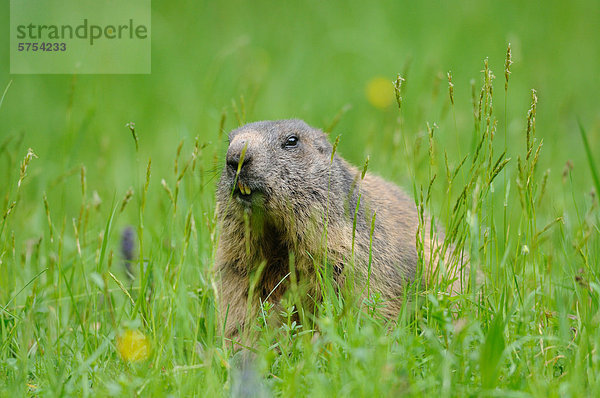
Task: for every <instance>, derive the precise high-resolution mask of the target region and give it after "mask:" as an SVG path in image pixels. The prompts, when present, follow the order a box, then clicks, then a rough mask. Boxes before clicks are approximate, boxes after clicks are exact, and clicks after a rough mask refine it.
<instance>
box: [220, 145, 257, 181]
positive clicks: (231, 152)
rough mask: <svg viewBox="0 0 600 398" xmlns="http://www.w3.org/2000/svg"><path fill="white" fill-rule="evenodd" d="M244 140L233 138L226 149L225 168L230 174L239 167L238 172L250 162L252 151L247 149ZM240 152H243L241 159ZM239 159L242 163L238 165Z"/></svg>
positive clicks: (235, 171)
mask: <svg viewBox="0 0 600 398" xmlns="http://www.w3.org/2000/svg"><path fill="white" fill-rule="evenodd" d="M247 145H248V144H247V141H246V140H234V141H233V142H232V143H231V144H230V145H229V149H228V150H227V160H226V161H227V169H228V170H229V173H230V174H234V175H235V173H237V171H238V168H240V173H241V172H242V171H243V170H244V169H245V168H246V169H247V168H248V165H249V164H250V163H251V162H252V151H251V150H248V146H247ZM244 148H245V149H246V150H245V151H244ZM242 152H244V158H243V159H242ZM240 160H242V164H241V166H240Z"/></svg>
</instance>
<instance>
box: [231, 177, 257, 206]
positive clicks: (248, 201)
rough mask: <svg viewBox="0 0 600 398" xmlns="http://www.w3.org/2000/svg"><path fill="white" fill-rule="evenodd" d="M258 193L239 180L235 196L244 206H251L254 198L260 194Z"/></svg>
mask: <svg viewBox="0 0 600 398" xmlns="http://www.w3.org/2000/svg"><path fill="white" fill-rule="evenodd" d="M258 191H259V190H258V189H256V188H254V189H253V188H250V185H248V184H247V183H245V182H242V181H240V180H238V181H237V184H236V186H235V187H234V189H233V196H234V197H235V199H236V200H237V201H238V202H239V203H241V204H242V205H244V206H250V205H252V202H253V201H254V197H255V196H256V195H257V194H258Z"/></svg>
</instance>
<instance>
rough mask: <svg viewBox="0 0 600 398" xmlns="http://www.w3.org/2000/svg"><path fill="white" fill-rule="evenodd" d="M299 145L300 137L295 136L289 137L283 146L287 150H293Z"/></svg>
mask: <svg viewBox="0 0 600 398" xmlns="http://www.w3.org/2000/svg"><path fill="white" fill-rule="evenodd" d="M296 145H298V137H296V136H295V135H292V136H289V137H288V138H287V140H286V141H285V144H284V145H283V146H284V147H285V148H291V147H295V146H296Z"/></svg>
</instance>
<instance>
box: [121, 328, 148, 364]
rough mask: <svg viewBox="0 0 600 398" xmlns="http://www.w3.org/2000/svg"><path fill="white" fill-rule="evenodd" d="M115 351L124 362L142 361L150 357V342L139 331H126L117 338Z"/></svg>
mask: <svg viewBox="0 0 600 398" xmlns="http://www.w3.org/2000/svg"><path fill="white" fill-rule="evenodd" d="M117 351H119V354H121V358H123V360H124V361H128V362H137V361H143V360H145V359H148V356H149V355H150V341H148V337H146V335H144V333H142V332H140V331H139V330H126V331H125V332H123V333H121V335H120V336H118V337H117Z"/></svg>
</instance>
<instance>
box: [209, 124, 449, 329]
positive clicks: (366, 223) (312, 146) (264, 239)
mask: <svg viewBox="0 0 600 398" xmlns="http://www.w3.org/2000/svg"><path fill="white" fill-rule="evenodd" d="M332 152H333V146H332V145H331V144H330V142H329V141H328V139H327V136H326V135H325V134H324V133H323V132H322V131H321V130H319V129H316V128H313V127H310V126H309V125H307V124H306V123H305V122H303V121H301V120H278V121H262V122H256V123H251V124H247V125H245V126H243V127H240V128H238V129H236V130H233V131H231V132H230V133H229V148H228V150H227V155H226V164H225V166H224V169H223V171H222V174H221V177H220V181H219V183H218V187H217V215H218V230H219V241H218V249H217V255H216V270H217V272H218V277H219V279H220V282H219V283H220V289H219V295H220V297H219V301H220V315H221V319H222V321H223V322H226V324H225V325H224V330H225V335H226V337H229V338H233V337H234V336H235V335H236V334H237V332H238V331H239V330H242V329H243V327H244V326H245V324H246V323H247V322H248V320H249V317H250V316H255V315H254V314H256V310H257V307H258V304H259V300H258V299H261V300H263V301H264V300H265V299H266V298H267V297H268V299H269V301H270V302H271V303H274V304H277V303H278V301H279V300H280V299H281V298H282V296H283V294H284V293H285V291H286V289H287V288H288V286H289V280H290V278H287V280H286V276H287V275H288V273H290V269H292V268H291V267H290V258H293V260H294V261H293V263H294V264H293V269H294V270H295V273H296V274H297V275H294V276H297V277H298V278H299V279H302V278H304V279H305V280H308V284H309V290H310V292H311V294H313V295H316V296H318V290H319V288H318V285H319V284H318V282H317V279H316V277H315V274H316V272H317V271H316V266H317V265H318V264H321V266H322V264H326V265H329V268H330V275H331V276H332V278H333V280H334V281H335V283H336V284H337V285H342V284H343V283H344V279H345V278H346V279H347V277H348V276H347V272H345V271H348V270H346V269H345V268H346V267H351V270H352V271H353V277H354V278H355V279H354V280H355V281H356V282H357V283H362V285H363V286H364V285H365V284H366V282H367V280H368V283H369V288H370V290H371V292H376V293H378V294H379V295H380V298H381V299H382V301H383V307H382V308H381V313H382V314H383V315H384V316H386V317H387V318H390V319H392V318H394V317H396V316H397V315H398V313H399V311H400V308H401V303H402V298H403V290H404V288H405V287H406V285H407V283H410V282H412V281H413V280H414V279H415V276H416V275H417V264H418V263H419V260H418V254H417V248H416V247H417V245H416V242H417V238H416V235H417V229H418V225H419V216H418V212H417V208H416V205H415V202H414V200H412V199H411V198H410V197H409V196H408V195H407V194H405V193H404V192H403V191H402V190H401V189H400V188H398V187H397V186H396V185H394V184H392V183H389V182H387V181H385V180H383V179H382V178H380V177H377V176H374V175H372V174H370V173H367V174H366V175H364V178H363V175H362V174H363V173H362V170H359V169H357V168H356V167H354V166H352V165H350V164H349V163H348V162H347V161H345V160H344V159H342V158H341V157H340V156H339V155H338V154H337V153H335V154H334V156H333V157H332ZM359 198H360V199H359ZM357 205H358V206H357ZM374 215H375V216H374ZM373 220H374V221H373ZM373 222H374V224H372V223H373ZM425 222H426V223H427V224H428V222H427V220H425ZM425 231H426V232H425V233H424V234H423V236H424V240H423V242H422V243H423V249H424V250H423V252H424V253H425V257H428V254H429V253H430V249H431V248H432V244H431V243H430V241H429V236H430V234H429V227H428V225H427V226H425ZM442 240H443V239H442ZM290 253H292V257H291V256H290ZM425 263H426V264H428V263H429V261H428V259H425ZM426 268H429V267H428V266H427V265H426ZM259 269H260V275H258V276H257V283H256V285H255V286H254V287H253V288H252V289H251V287H250V284H251V281H252V280H253V279H252V276H251V275H252V274H253V273H254V272H255V271H257V270H259ZM430 271H431V270H425V273H426V274H429V273H430ZM284 280H285V281H284ZM282 281H284V282H282ZM360 291H362V290H360ZM250 296H252V298H253V300H252V302H250V303H249V302H248V300H249V297H250Z"/></svg>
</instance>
